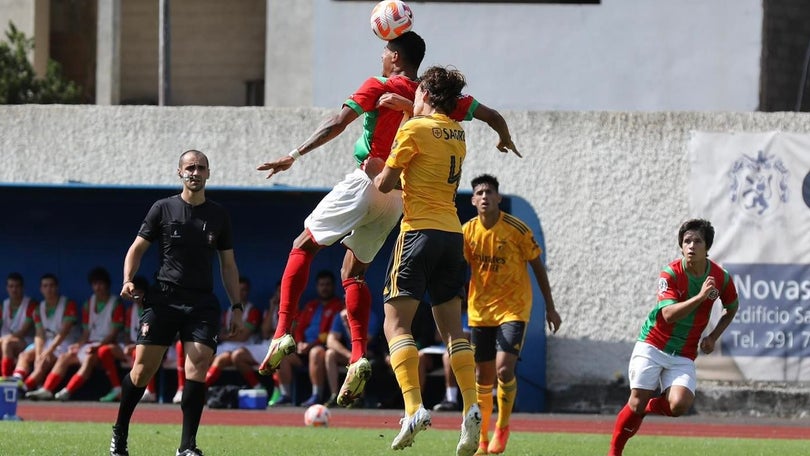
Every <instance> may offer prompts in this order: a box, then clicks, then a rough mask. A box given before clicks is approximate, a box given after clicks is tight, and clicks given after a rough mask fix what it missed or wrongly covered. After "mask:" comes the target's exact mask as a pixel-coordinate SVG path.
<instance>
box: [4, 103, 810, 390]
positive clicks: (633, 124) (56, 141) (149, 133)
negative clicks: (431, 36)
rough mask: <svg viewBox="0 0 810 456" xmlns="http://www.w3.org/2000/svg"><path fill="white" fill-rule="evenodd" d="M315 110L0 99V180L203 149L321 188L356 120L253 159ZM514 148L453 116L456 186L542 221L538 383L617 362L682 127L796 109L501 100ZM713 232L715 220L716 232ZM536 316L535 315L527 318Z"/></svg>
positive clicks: (225, 176)
mask: <svg viewBox="0 0 810 456" xmlns="http://www.w3.org/2000/svg"><path fill="white" fill-rule="evenodd" d="M331 112H332V111H331V110H323V109H303V108H298V109H286V108H225V107H222V108H204V107H177V108H157V107H128V106H114V107H101V106H0V158H1V159H2V163H3V166H2V167H0V182H12V183H50V184H54V183H66V182H68V181H81V182H85V183H88V184H120V185H145V184H147V185H148V184H161V185H178V187H179V182H178V181H177V177H176V174H175V172H174V171H175V168H176V166H177V165H176V163H177V157H178V156H179V155H180V153H181V152H182V151H183V150H186V149H189V148H198V149H200V150H202V151H204V152H206V153H207V154H208V155H209V157H210V159H211V169H212V172H211V181H210V184H211V185H212V186H237V187H251V188H261V187H265V186H268V185H274V184H283V185H290V186H304V187H319V188H322V187H331V186H332V185H334V184H335V183H337V182H338V181H339V180H340V179H341V178H342V177H343V175H344V174H345V173H347V172H349V171H350V170H351V167H352V159H351V151H352V145H353V142H354V140H355V139H356V137H357V135H358V134H359V127H360V125H359V122H355V123H354V124H353V125H351V126H350V128H349V129H348V130H347V131H346V132H345V133H344V134H342V135H341V136H340V137H339V138H338V139H337V140H335V141H333V142H332V143H329V144H328V145H327V146H325V147H323V148H322V149H320V150H318V151H316V152H314V153H313V154H312V155H307V156H306V157H304V158H303V159H302V160H300V161H298V162H296V164H295V165H294V167H293V168H292V169H291V170H290V171H289V172H285V173H282V174H280V175H278V176H275V177H273V178H272V179H271V180H266V179H265V177H264V174H263V173H259V172H257V171H255V167H256V166H257V165H258V164H260V163H262V162H264V161H265V160H267V159H271V158H275V157H277V156H280V155H282V154H285V153H287V151H289V150H290V149H291V148H292V147H294V146H296V145H298V144H299V143H300V142H301V141H303V139H304V138H306V137H307V136H308V135H309V134H310V133H311V132H312V130H313V129H314V128H315V127H316V126H317V125H318V124H319V123H320V121H321V120H322V118H323V117H324V116H325V115H326V114H328V113H331ZM503 114H504V116H505V118H506V119H507V121H508V122H509V124H510V127H511V129H512V132H513V135H514V139H515V143H516V144H517V146H518V147H519V149H520V150H521V151H522V152H523V153H524V156H525V158H523V159H518V158H516V157H515V156H513V155H503V154H501V153H499V152H498V151H497V150H495V148H494V145H495V142H496V136H495V134H494V133H492V132H491V131H489V129H488V128H487V127H486V126H485V125H484V124H482V123H480V122H473V123H469V124H465V127H466V129H467V133H468V135H467V142H468V159H467V160H466V161H465V163H464V175H463V178H462V189H469V180H470V179H471V178H472V177H474V176H475V175H477V174H480V173H483V172H488V173H493V174H495V175H497V176H498V177H499V178H500V180H501V182H502V192H503V193H505V194H512V195H517V196H520V197H522V198H524V199H526V200H527V201H528V202H529V203H530V204H531V205H532V207H533V208H534V210H535V211H536V212H537V214H538V216H539V218H540V221H541V223H542V226H543V230H544V233H545V239H546V248H547V255H548V269H549V277H550V280H551V286H552V290H553V293H554V297H555V301H556V304H557V307H558V309H559V312H560V314H561V315H562V318H563V324H562V328H561V329H560V332H559V333H558V334H557V335H554V336H550V337H549V339H548V347H549V350H548V382H549V387H550V388H552V389H554V388H560V387H562V386H564V385H568V384H572V383H605V382H608V381H610V380H612V379H613V378H614V376H615V374H616V373H617V372H618V373H622V374H623V373H624V372H625V370H626V366H627V360H628V359H629V356H630V351H631V345H632V341H633V340H634V339H635V337H636V336H637V334H638V330H639V327H640V324H641V322H642V320H643V319H644V317H645V316H646V314H647V313H648V312H649V310H650V309H651V308H652V306H653V305H654V300H655V293H656V278H657V275H658V272H659V271H660V268H661V267H662V266H663V265H664V264H666V263H667V262H668V261H670V260H671V259H673V258H675V257H677V256H678V255H679V253H678V249H677V239H676V238H677V229H678V226H679V225H680V223H681V222H682V221H683V220H685V219H686V218H687V217H690V216H699V215H700V214H690V213H688V202H687V190H686V185H687V173H688V164H687V161H686V145H687V141H688V139H689V136H690V132H691V131H693V130H704V131H723V132H740V131H767V130H774V129H779V130H783V131H793V132H800V133H810V116H809V115H807V114H796V113H772V114H764V113H626V112H615V113H609V112H527V111H522V112H518V111H512V112H504V113H503ZM718 236H723V233H718ZM535 324H540V322H535Z"/></svg>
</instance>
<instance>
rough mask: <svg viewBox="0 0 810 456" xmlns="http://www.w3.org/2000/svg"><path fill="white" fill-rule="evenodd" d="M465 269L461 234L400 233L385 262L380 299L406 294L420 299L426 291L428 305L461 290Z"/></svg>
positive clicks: (437, 302) (459, 294)
mask: <svg viewBox="0 0 810 456" xmlns="http://www.w3.org/2000/svg"><path fill="white" fill-rule="evenodd" d="M465 268H466V263H465V261H464V238H463V236H462V234H461V233H451V232H449V231H441V230H415V231H405V232H400V233H399V236H398V237H397V242H396V245H395V246H394V251H393V252H392V253H391V259H390V260H389V263H388V276H387V277H386V279H385V289H384V290H383V300H384V301H385V302H388V301H390V300H391V299H393V298H396V297H399V296H408V297H411V298H414V299H418V300H420V301H421V300H422V299H423V297H424V296H425V292H426V291H427V292H428V293H429V294H430V298H431V303H432V305H437V304H441V303H443V302H446V301H449V300H450V299H452V298H454V297H456V296H461V295H462V293H463V287H464V272H465Z"/></svg>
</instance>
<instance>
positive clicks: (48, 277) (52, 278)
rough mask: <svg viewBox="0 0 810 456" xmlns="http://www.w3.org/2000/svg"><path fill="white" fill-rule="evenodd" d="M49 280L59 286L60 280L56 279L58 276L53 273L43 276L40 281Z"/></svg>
mask: <svg viewBox="0 0 810 456" xmlns="http://www.w3.org/2000/svg"><path fill="white" fill-rule="evenodd" d="M47 279H50V280H53V281H54V282H55V283H56V284H57V285H59V279H58V278H57V277H56V274H54V273H52V272H46V273H45V274H42V277H40V278H39V281H40V282H42V281H43V280H47Z"/></svg>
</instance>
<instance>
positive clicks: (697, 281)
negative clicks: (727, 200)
mask: <svg viewBox="0 0 810 456" xmlns="http://www.w3.org/2000/svg"><path fill="white" fill-rule="evenodd" d="M713 242H714V227H712V224H711V223H709V221H708V220H702V219H692V220H688V221H686V222H684V223H683V224H682V225H681V227H680V229H679V230H678V246H679V247H680V248H681V253H682V254H683V257H682V258H679V259H677V260H675V261H673V262H671V263H669V264H668V265H667V266H665V267H664V269H663V270H662V271H661V274H660V275H659V278H658V304H656V306H655V308H653V310H652V311H651V312H650V313H649V315H648V316H647V320H645V321H644V324H643V325H642V327H641V334H639V336H638V339H637V341H636V346H635V348H634V349H633V354H632V356H631V357H630V366H629V368H628V378H629V379H630V399H629V400H628V401H627V405H625V406H624V408H623V409H622V410H621V411H620V412H619V415H618V416H617V417H616V424H615V426H614V429H613V438H612V439H611V441H610V451H609V452H608V456H620V455H621V454H622V451H624V445H625V444H626V443H627V440H628V439H630V437H632V436H633V435H635V433H636V432H637V431H638V429H639V427H640V426H641V421H642V420H643V419H644V416H645V415H646V414H648V413H654V414H657V415H665V416H681V415H683V414H684V413H686V412H688V411H689V409H690V408H691V407H692V402H693V401H694V400H695V387H696V386H697V375H696V373H695V358H696V357H697V355H698V348H700V351H702V352H703V353H706V354H709V353H711V352H713V351H714V348H715V344H716V343H717V340H718V339H719V338H720V335H721V334H723V331H725V329H726V328H727V327H728V325H729V324H730V323H731V321H732V320H733V319H734V315H735V314H736V313H737V307H738V300H737V289H736V288H735V287H734V282H733V281H732V280H731V275H730V274H729V273H728V271H726V270H725V269H723V267H722V266H720V265H719V264H717V263H715V262H714V261H712V260H710V259H709V258H708V256H709V249H710V248H711V247H712V243H713ZM718 298H720V301H721V302H722V303H723V315H722V316H721V317H720V320H719V321H718V322H717V325H716V326H715V327H714V329H713V330H712V331H711V332H710V333H709V334H708V335H707V336H706V337H703V338H702V339H701V335H702V334H703V331H704V329H705V328H706V326H707V325H708V324H709V316H710V314H711V311H712V306H713V305H714V301H715V300H717V299H718ZM659 389H660V391H661V393H660V394H659V395H656V390H659Z"/></svg>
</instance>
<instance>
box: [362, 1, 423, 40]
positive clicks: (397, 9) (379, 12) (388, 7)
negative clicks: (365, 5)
mask: <svg viewBox="0 0 810 456" xmlns="http://www.w3.org/2000/svg"><path fill="white" fill-rule="evenodd" d="M411 28H413V12H411V7H409V6H408V5H407V4H406V3H405V2H403V1H400V0H383V1H381V2H380V3H377V5H375V6H374V9H373V10H371V30H372V31H374V34H375V35H377V36H378V37H379V38H381V39H383V40H386V41H389V40H393V39H394V38H397V37H398V36H400V35H402V34H403V33H405V32H407V31H409V30H410V29H411Z"/></svg>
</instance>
